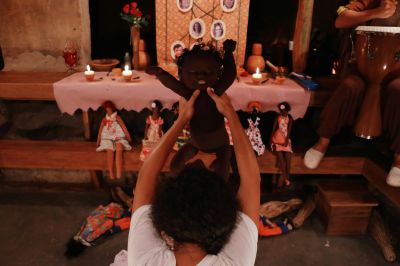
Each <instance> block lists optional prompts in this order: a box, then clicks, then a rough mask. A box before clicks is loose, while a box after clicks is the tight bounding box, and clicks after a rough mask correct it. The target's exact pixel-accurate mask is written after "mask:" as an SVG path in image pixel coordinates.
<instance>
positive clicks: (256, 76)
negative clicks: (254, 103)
mask: <svg viewBox="0 0 400 266" xmlns="http://www.w3.org/2000/svg"><path fill="white" fill-rule="evenodd" d="M251 78H252V79H253V84H255V85H258V84H260V83H261V80H262V75H261V73H260V69H259V68H258V67H257V69H256V73H254V74H253V75H252V76H251Z"/></svg>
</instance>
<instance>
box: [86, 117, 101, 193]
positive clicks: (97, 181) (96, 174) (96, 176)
mask: <svg viewBox="0 0 400 266" xmlns="http://www.w3.org/2000/svg"><path fill="white" fill-rule="evenodd" d="M82 123H83V135H84V137H85V139H86V140H88V141H90V140H91V135H92V134H91V133H92V132H91V130H90V116H89V110H88V111H82ZM89 174H90V179H91V180H92V184H93V186H94V188H95V189H96V190H99V189H100V188H101V187H102V183H103V182H102V180H103V173H102V172H101V171H95V170H90V171H89Z"/></svg>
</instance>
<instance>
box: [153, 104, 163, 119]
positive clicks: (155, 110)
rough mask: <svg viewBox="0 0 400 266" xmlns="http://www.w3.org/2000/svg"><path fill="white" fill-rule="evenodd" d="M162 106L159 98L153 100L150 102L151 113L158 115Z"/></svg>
mask: <svg viewBox="0 0 400 266" xmlns="http://www.w3.org/2000/svg"><path fill="white" fill-rule="evenodd" d="M162 108H163V106H162V103H161V102H160V101H159V100H154V101H153V102H152V103H151V111H152V113H153V116H156V117H158V116H159V115H160V112H161V110H162Z"/></svg>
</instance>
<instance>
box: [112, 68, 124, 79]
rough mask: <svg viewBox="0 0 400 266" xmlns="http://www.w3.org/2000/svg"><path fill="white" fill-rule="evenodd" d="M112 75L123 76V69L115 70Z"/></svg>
mask: <svg viewBox="0 0 400 266" xmlns="http://www.w3.org/2000/svg"><path fill="white" fill-rule="evenodd" d="M112 73H113V75H114V76H115V77H120V76H121V75H122V68H113V69H112Z"/></svg>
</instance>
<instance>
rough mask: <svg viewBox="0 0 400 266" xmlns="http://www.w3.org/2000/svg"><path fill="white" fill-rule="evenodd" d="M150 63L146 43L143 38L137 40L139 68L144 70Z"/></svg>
mask: <svg viewBox="0 0 400 266" xmlns="http://www.w3.org/2000/svg"><path fill="white" fill-rule="evenodd" d="M149 65H150V55H149V54H148V53H147V52H146V43H145V41H144V40H143V39H141V40H140V42H139V70H145V69H146V68H147V67H148V66H149Z"/></svg>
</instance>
